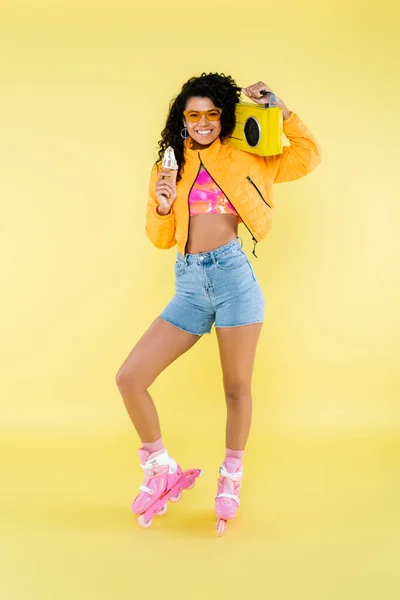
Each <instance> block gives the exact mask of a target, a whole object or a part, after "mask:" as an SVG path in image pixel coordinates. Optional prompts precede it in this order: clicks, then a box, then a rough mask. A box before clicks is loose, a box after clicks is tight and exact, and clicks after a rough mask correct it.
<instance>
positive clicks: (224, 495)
mask: <svg viewBox="0 0 400 600" xmlns="http://www.w3.org/2000/svg"><path fill="white" fill-rule="evenodd" d="M219 472H220V475H221V476H222V478H223V479H222V485H224V483H225V482H224V479H225V478H226V479H229V480H230V481H232V482H233V483H235V482H238V481H240V480H241V479H242V477H243V470H242V471H238V472H237V473H229V471H227V470H226V468H225V466H224V465H221V466H220V469H219ZM237 489H238V490H239V489H240V485H239V487H238V488H237ZM217 498H230V499H231V500H234V501H235V502H236V503H237V505H238V506H240V498H239V496H238V495H237V494H228V492H221V493H220V494H217Z"/></svg>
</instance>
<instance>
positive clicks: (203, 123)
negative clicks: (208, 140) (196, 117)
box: [198, 115, 210, 125]
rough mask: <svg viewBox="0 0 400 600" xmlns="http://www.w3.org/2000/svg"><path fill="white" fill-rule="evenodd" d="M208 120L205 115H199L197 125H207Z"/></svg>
mask: <svg viewBox="0 0 400 600" xmlns="http://www.w3.org/2000/svg"><path fill="white" fill-rule="evenodd" d="M209 122H210V121H209V120H208V119H207V117H206V115H201V119H200V121H199V123H198V124H199V125H208V124H209Z"/></svg>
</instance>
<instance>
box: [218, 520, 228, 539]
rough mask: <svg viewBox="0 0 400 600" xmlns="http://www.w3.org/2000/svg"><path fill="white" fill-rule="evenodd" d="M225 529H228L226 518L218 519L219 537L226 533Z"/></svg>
mask: <svg viewBox="0 0 400 600" xmlns="http://www.w3.org/2000/svg"><path fill="white" fill-rule="evenodd" d="M225 530H226V521H224V519H218V522H217V534H218V537H221V535H224V533H225Z"/></svg>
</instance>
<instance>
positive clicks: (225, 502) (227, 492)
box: [215, 458, 243, 536]
mask: <svg viewBox="0 0 400 600" xmlns="http://www.w3.org/2000/svg"><path fill="white" fill-rule="evenodd" d="M219 473H220V476H219V479H218V490H217V495H216V497H215V512H216V513H217V517H218V521H217V533H218V535H219V536H221V535H223V534H224V533H225V529H226V525H227V521H229V520H230V519H234V518H235V517H236V512H237V509H238V507H239V506H240V500H239V492H240V487H241V480H242V476H243V466H242V461H241V460H239V459H238V458H226V459H225V461H224V462H223V463H222V465H221V466H220V469H219Z"/></svg>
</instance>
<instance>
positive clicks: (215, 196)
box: [189, 166, 237, 217]
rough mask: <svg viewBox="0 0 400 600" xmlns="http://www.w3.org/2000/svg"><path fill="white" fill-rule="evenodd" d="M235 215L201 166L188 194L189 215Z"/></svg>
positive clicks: (232, 208) (234, 211) (229, 204)
mask: <svg viewBox="0 0 400 600" xmlns="http://www.w3.org/2000/svg"><path fill="white" fill-rule="evenodd" d="M203 214H204V215H205V214H217V215H237V212H236V210H235V209H234V207H233V206H232V204H231V203H230V202H229V200H228V199H227V198H226V197H225V196H224V194H223V193H222V191H221V190H220V189H219V187H218V186H217V184H216V183H215V181H214V180H213V179H212V177H211V176H210V175H209V173H208V171H206V170H205V169H204V167H203V166H202V167H201V169H200V171H199V174H198V176H197V179H196V181H195V182H194V185H193V187H192V189H191V192H190V194H189V215H190V216H191V217H194V216H195V215H203Z"/></svg>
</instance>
